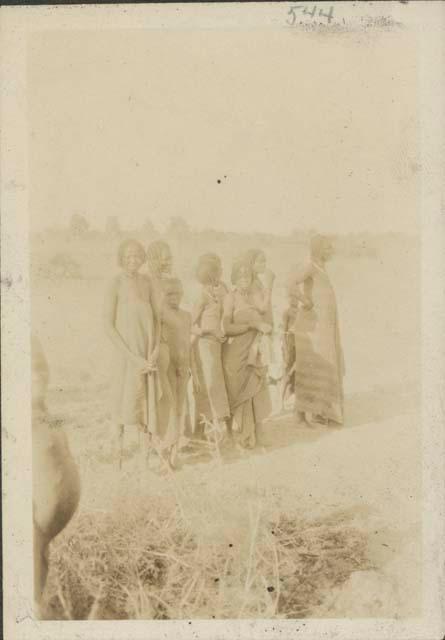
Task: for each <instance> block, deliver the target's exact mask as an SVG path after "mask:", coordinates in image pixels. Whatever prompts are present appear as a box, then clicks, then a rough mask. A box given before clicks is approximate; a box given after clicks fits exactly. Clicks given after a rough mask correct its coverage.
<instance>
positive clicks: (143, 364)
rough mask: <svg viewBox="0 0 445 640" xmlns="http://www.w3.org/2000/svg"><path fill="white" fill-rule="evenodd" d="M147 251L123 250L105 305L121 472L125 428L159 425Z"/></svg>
mask: <svg viewBox="0 0 445 640" xmlns="http://www.w3.org/2000/svg"><path fill="white" fill-rule="evenodd" d="M144 262H145V251H144V248H143V247H142V245H141V244H140V243H139V242H137V241H136V240H125V241H124V242H122V244H121V245H120V247H119V251H118V263H119V266H120V267H121V269H122V271H121V273H120V274H119V275H118V276H116V277H115V278H114V279H113V281H112V282H111V284H110V286H109V288H108V291H107V294H106V297H105V304H104V322H105V329H106V332H107V335H108V337H109V338H110V340H111V342H112V343H113V346H114V347H115V350H114V365H113V384H112V394H113V395H112V414H113V421H114V423H115V424H116V426H117V430H118V440H119V467H121V466H122V447H123V436H124V426H125V425H137V426H138V427H139V429H140V430H141V431H144V432H146V431H148V428H149V427H150V428H152V425H153V424H155V423H156V402H155V401H154V400H152V401H150V396H153V394H152V393H150V387H151V388H152V389H151V390H153V387H154V386H155V385H156V379H155V376H154V372H155V371H156V361H157V358H158V352H159V332H160V327H159V320H158V318H157V314H156V311H157V309H156V310H155V307H156V305H155V303H154V297H153V292H152V289H151V286H150V281H149V279H148V278H147V276H146V275H143V274H140V273H139V270H140V268H141V267H142V265H143V264H144Z"/></svg>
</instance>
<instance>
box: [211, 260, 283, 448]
mask: <svg viewBox="0 0 445 640" xmlns="http://www.w3.org/2000/svg"><path fill="white" fill-rule="evenodd" d="M232 284H234V289H233V291H232V292H230V293H229V294H228V295H227V296H226V298H225V300H224V311H223V328H224V331H225V334H226V335H227V336H228V337H229V340H228V341H227V342H226V343H224V345H223V349H222V361H223V369H224V377H225V380H226V388H227V395H228V398H229V405H230V413H231V430H232V433H233V436H234V438H235V441H236V442H237V444H238V445H240V446H241V447H243V448H249V449H251V448H253V447H254V446H255V444H256V442H257V430H258V427H259V425H260V424H261V422H262V420H263V419H264V418H266V417H267V416H268V415H269V414H270V413H271V409H272V406H271V401H270V396H269V388H268V384H267V382H268V380H267V365H265V364H264V359H263V348H262V347H263V345H262V342H263V341H262V337H263V336H265V335H267V334H269V333H270V332H271V330H272V327H271V325H270V324H269V323H267V322H265V321H264V317H265V316H266V315H267V309H266V310H264V308H263V307H260V308H259V307H258V303H257V299H258V298H257V296H256V294H255V287H254V275H253V271H252V268H251V267H250V266H249V264H247V263H246V262H245V261H244V260H237V261H236V262H235V263H234V265H233V268H232Z"/></svg>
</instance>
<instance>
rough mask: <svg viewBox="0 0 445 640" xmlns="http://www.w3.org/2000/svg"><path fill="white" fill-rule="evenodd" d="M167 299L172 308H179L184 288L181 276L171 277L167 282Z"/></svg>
mask: <svg viewBox="0 0 445 640" xmlns="http://www.w3.org/2000/svg"><path fill="white" fill-rule="evenodd" d="M164 291H165V301H166V303H167V305H168V306H169V307H170V308H171V309H179V305H180V304H181V300H182V296H183V294H184V289H183V287H182V282H181V281H180V280H179V278H169V279H168V280H167V283H166V287H165V289H164Z"/></svg>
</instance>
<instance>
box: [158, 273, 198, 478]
mask: <svg viewBox="0 0 445 640" xmlns="http://www.w3.org/2000/svg"><path fill="white" fill-rule="evenodd" d="M164 292H165V305H166V307H167V308H168V324H166V325H165V326H164V330H165V333H166V339H167V343H168V346H169V362H168V368H167V376H168V382H169V385H170V389H171V390H172V397H173V399H172V406H171V411H172V414H171V417H170V418H172V419H169V420H168V421H167V423H166V426H167V428H166V431H165V433H164V434H163V435H162V438H163V443H162V447H163V448H164V449H168V451H169V457H168V463H169V465H170V467H172V468H174V467H175V466H176V461H177V454H178V444H179V439H180V437H181V436H182V435H183V434H184V430H185V420H186V414H187V386H188V382H189V380H190V374H192V377H193V381H194V384H195V385H196V386H197V385H198V381H197V375H196V368H195V364H194V359H193V358H192V355H191V339H190V334H191V326H192V317H191V314H190V313H189V312H188V311H185V310H184V309H181V307H180V305H181V300H182V296H183V293H184V292H183V288H182V283H181V281H180V280H179V279H177V278H169V279H168V280H166V282H165V289H164Z"/></svg>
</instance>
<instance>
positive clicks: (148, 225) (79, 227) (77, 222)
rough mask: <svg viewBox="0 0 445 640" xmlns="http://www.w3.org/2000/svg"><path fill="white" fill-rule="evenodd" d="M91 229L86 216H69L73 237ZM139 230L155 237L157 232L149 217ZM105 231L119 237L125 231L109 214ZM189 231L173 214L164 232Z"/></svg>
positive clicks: (83, 234)
mask: <svg viewBox="0 0 445 640" xmlns="http://www.w3.org/2000/svg"><path fill="white" fill-rule="evenodd" d="M91 231H92V229H91V225H90V222H89V220H88V219H87V217H86V216H84V215H82V214H79V213H75V214H73V215H72V216H71V219H70V222H69V232H70V233H71V235H73V236H74V237H84V236H86V235H87V234H88V233H90V232H91ZM139 231H140V232H141V233H142V234H144V235H147V236H153V237H157V236H158V235H160V234H159V232H158V230H157V229H156V227H155V225H154V224H153V222H152V221H151V220H150V218H146V219H145V220H144V222H143V224H142V225H141V228H140V229H139ZM105 233H106V235H108V236H112V237H116V238H117V237H120V236H122V235H125V234H126V233H127V231H126V230H125V229H123V228H122V226H121V223H120V221H119V218H118V217H117V216H109V217H108V218H107V221H106V223H105ZM190 233H191V229H190V225H189V224H188V222H187V221H186V220H184V218H181V217H180V216H174V217H172V218H170V221H169V224H168V227H167V230H166V234H167V235H169V234H172V235H176V236H181V235H184V234H186V235H188V234H190Z"/></svg>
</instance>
